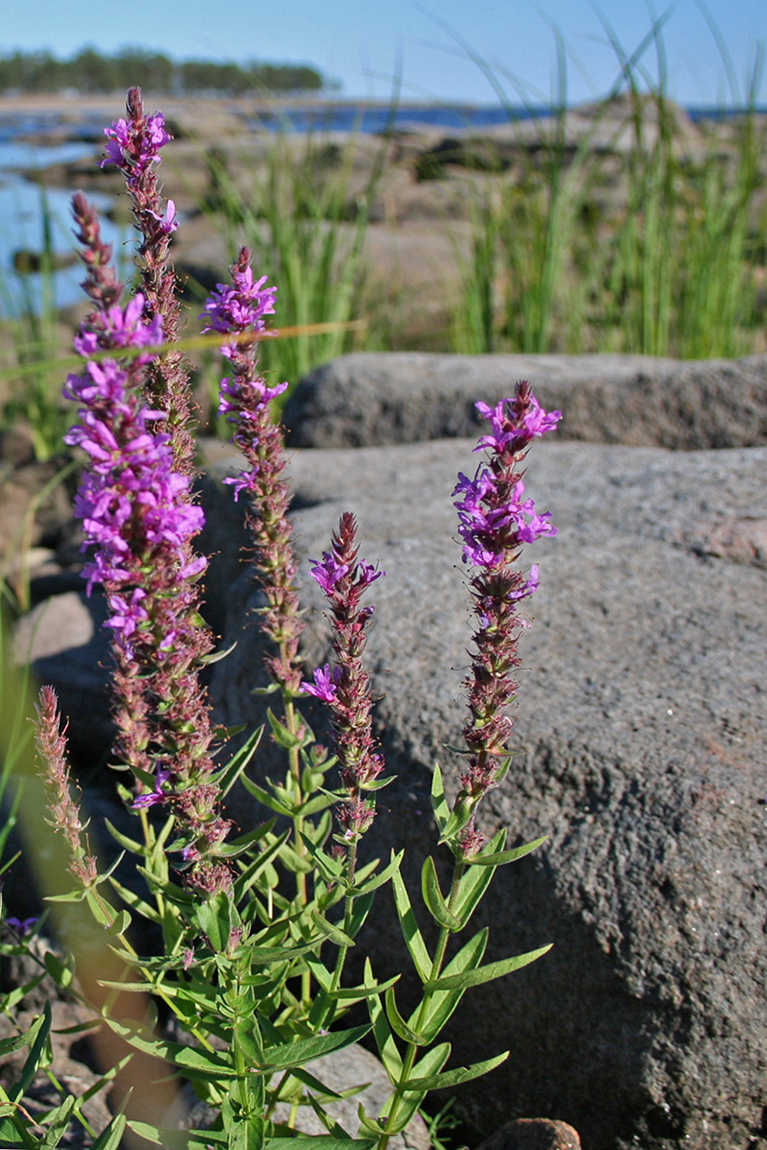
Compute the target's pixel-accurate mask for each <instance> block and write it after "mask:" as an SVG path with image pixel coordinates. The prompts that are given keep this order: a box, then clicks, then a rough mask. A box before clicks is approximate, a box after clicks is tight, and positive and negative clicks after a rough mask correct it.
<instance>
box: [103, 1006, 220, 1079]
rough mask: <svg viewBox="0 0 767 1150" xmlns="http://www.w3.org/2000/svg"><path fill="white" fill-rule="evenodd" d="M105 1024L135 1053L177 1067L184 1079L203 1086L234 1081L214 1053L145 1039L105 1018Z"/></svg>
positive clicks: (121, 1024) (153, 1039)
mask: <svg viewBox="0 0 767 1150" xmlns="http://www.w3.org/2000/svg"><path fill="white" fill-rule="evenodd" d="M105 1022H106V1023H107V1025H108V1026H109V1027H110V1029H111V1030H114V1031H115V1033H116V1034H119V1035H120V1036H121V1037H122V1038H124V1039H125V1041H126V1042H128V1043H129V1044H130V1045H131V1046H133V1047H135V1048H136V1050H142V1051H143V1052H144V1053H145V1054H152V1055H154V1056H155V1058H161V1059H164V1060H165V1061H166V1062H170V1063H172V1064H173V1065H174V1066H178V1067H179V1069H180V1070H183V1072H184V1076H185V1077H186V1078H192V1079H194V1078H198V1079H200V1080H201V1081H203V1082H216V1081H218V1080H220V1079H221V1078H235V1077H236V1076H237V1072H236V1070H235V1069H234V1068H233V1066H232V1065H231V1063H230V1062H229V1060H228V1059H227V1058H226V1057H225V1056H224V1055H223V1054H219V1053H218V1052H216V1051H213V1050H211V1051H208V1050H200V1049H193V1048H192V1047H191V1046H182V1045H181V1044H180V1043H178V1042H168V1041H166V1040H165V1039H163V1038H148V1037H147V1036H146V1035H145V1034H141V1033H139V1032H138V1031H137V1030H135V1029H134V1028H133V1027H130V1026H126V1025H124V1024H123V1023H121V1022H117V1021H116V1019H114V1018H107V1019H105Z"/></svg>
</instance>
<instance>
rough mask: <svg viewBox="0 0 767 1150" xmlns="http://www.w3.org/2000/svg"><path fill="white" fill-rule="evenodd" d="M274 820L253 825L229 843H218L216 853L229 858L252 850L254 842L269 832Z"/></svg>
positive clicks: (275, 820)
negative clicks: (249, 829)
mask: <svg viewBox="0 0 767 1150" xmlns="http://www.w3.org/2000/svg"><path fill="white" fill-rule="evenodd" d="M276 822H277V819H276V818H272V819H269V820H268V821H267V822H266V823H262V824H261V826H258V827H255V828H254V829H253V830H252V831H248V832H247V833H246V834H244V835H240V837H239V838H237V839H234V840H233V841H232V842H230V843H219V845H218V846H217V847H216V852H217V854H219V855H220V856H221V857H222V858H230V859H231V858H237V857H238V856H239V855H241V854H244V853H245V851H247V850H252V848H253V847H254V846H255V844H256V843H257V842H259V841H260V840H261V839H262V838H263V837H264V835H266V834H269V833H270V831H271V830H272V829H273V827H274V824H275V823H276Z"/></svg>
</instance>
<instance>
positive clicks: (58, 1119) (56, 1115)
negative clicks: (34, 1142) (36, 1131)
mask: <svg viewBox="0 0 767 1150" xmlns="http://www.w3.org/2000/svg"><path fill="white" fill-rule="evenodd" d="M75 1101H76V1100H75V1097H74V1095H73V1094H70V1095H69V1097H68V1098H65V1099H64V1101H63V1102H62V1103H61V1105H60V1106H57V1107H56V1108H55V1109H54V1110H49V1111H48V1113H47V1114H46V1116H45V1124H46V1126H47V1127H48V1130H47V1133H46V1135H45V1138H43V1140H42V1142H41V1143H40V1150H53V1147H54V1146H58V1144H59V1142H60V1141H61V1139H62V1138H63V1137H64V1135H65V1134H66V1132H67V1127H68V1126H69V1120H70V1118H71V1117H72V1110H73V1109H74V1105H75Z"/></svg>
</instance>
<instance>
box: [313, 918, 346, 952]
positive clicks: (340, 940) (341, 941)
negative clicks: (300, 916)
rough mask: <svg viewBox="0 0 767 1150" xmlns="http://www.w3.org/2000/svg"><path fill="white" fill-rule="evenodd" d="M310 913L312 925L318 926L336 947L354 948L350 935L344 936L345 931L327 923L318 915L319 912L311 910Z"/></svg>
mask: <svg viewBox="0 0 767 1150" xmlns="http://www.w3.org/2000/svg"><path fill="white" fill-rule="evenodd" d="M311 913H312V920H313V922H314V925H315V926H318V927H319V928H320V930H321V931H323V932H324V934H325V935H326V936H327V937H328V938H329V939H330V940H331V942H334V943H335V944H336V946H354V939H353V938H352V937H351V936H350V935H348V934H346V932H345V931H343V930H341V927H340V926H336V925H335V923H332V922H328V920H327V919H326V918H324V917H323V916H322V915H321V914H320V913H319V911H316V910H313V911H312V912H311Z"/></svg>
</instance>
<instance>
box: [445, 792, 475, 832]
mask: <svg viewBox="0 0 767 1150" xmlns="http://www.w3.org/2000/svg"><path fill="white" fill-rule="evenodd" d="M477 802H478V800H477V799H470V798H468V797H467V796H465V795H464V796H463V797H461V796H460V795H459V797H458V799H457V800H456V803H455V806H454V807H453V809H452V811H451V812H450V817H449V818H448V820H447V822H446V823H445V825H444V826H443V827H442V830H441V834H440V836H439V841H440V843H446V842H450V841H451V839H454V838H455V836H456V835H457V834H458V832H459V831H462V830H463V828H464V827H465V826H466V824H467V823H468V822H469V820H470V818H471V816H472V815H473V813H474V808H475V806H476V805H477Z"/></svg>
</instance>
